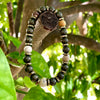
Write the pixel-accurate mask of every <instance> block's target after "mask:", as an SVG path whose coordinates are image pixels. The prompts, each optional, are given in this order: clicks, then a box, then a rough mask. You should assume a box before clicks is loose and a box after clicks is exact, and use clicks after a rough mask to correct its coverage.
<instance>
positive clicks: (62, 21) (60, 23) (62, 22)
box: [58, 20, 66, 27]
mask: <svg viewBox="0 0 100 100" xmlns="http://www.w3.org/2000/svg"><path fill="white" fill-rule="evenodd" d="M58 25H59V27H65V26H66V22H65V20H60V21H59V22H58Z"/></svg>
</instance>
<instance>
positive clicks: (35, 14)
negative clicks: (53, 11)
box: [33, 11, 39, 19]
mask: <svg viewBox="0 0 100 100" xmlns="http://www.w3.org/2000/svg"><path fill="white" fill-rule="evenodd" d="M33 16H34V17H35V18H36V19H37V18H38V17H39V12H38V11H36V12H34V13H33Z"/></svg>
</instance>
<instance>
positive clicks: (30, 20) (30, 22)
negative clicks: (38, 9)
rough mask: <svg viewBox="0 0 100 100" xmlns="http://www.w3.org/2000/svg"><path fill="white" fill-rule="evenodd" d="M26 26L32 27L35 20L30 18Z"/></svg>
mask: <svg viewBox="0 0 100 100" xmlns="http://www.w3.org/2000/svg"><path fill="white" fill-rule="evenodd" d="M28 24H29V25H33V26H34V25H35V24H36V19H35V18H30V19H29V21H28Z"/></svg>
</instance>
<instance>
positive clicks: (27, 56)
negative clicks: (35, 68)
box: [23, 55, 31, 63]
mask: <svg viewBox="0 0 100 100" xmlns="http://www.w3.org/2000/svg"><path fill="white" fill-rule="evenodd" d="M23 60H24V62H25V63H29V62H30V61H31V57H30V56H29V55H25V57H24V59H23Z"/></svg>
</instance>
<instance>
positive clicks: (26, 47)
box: [24, 46, 32, 54]
mask: <svg viewBox="0 0 100 100" xmlns="http://www.w3.org/2000/svg"><path fill="white" fill-rule="evenodd" d="M24 52H25V54H27V53H31V52H32V47H31V46H25V47H24Z"/></svg>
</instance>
